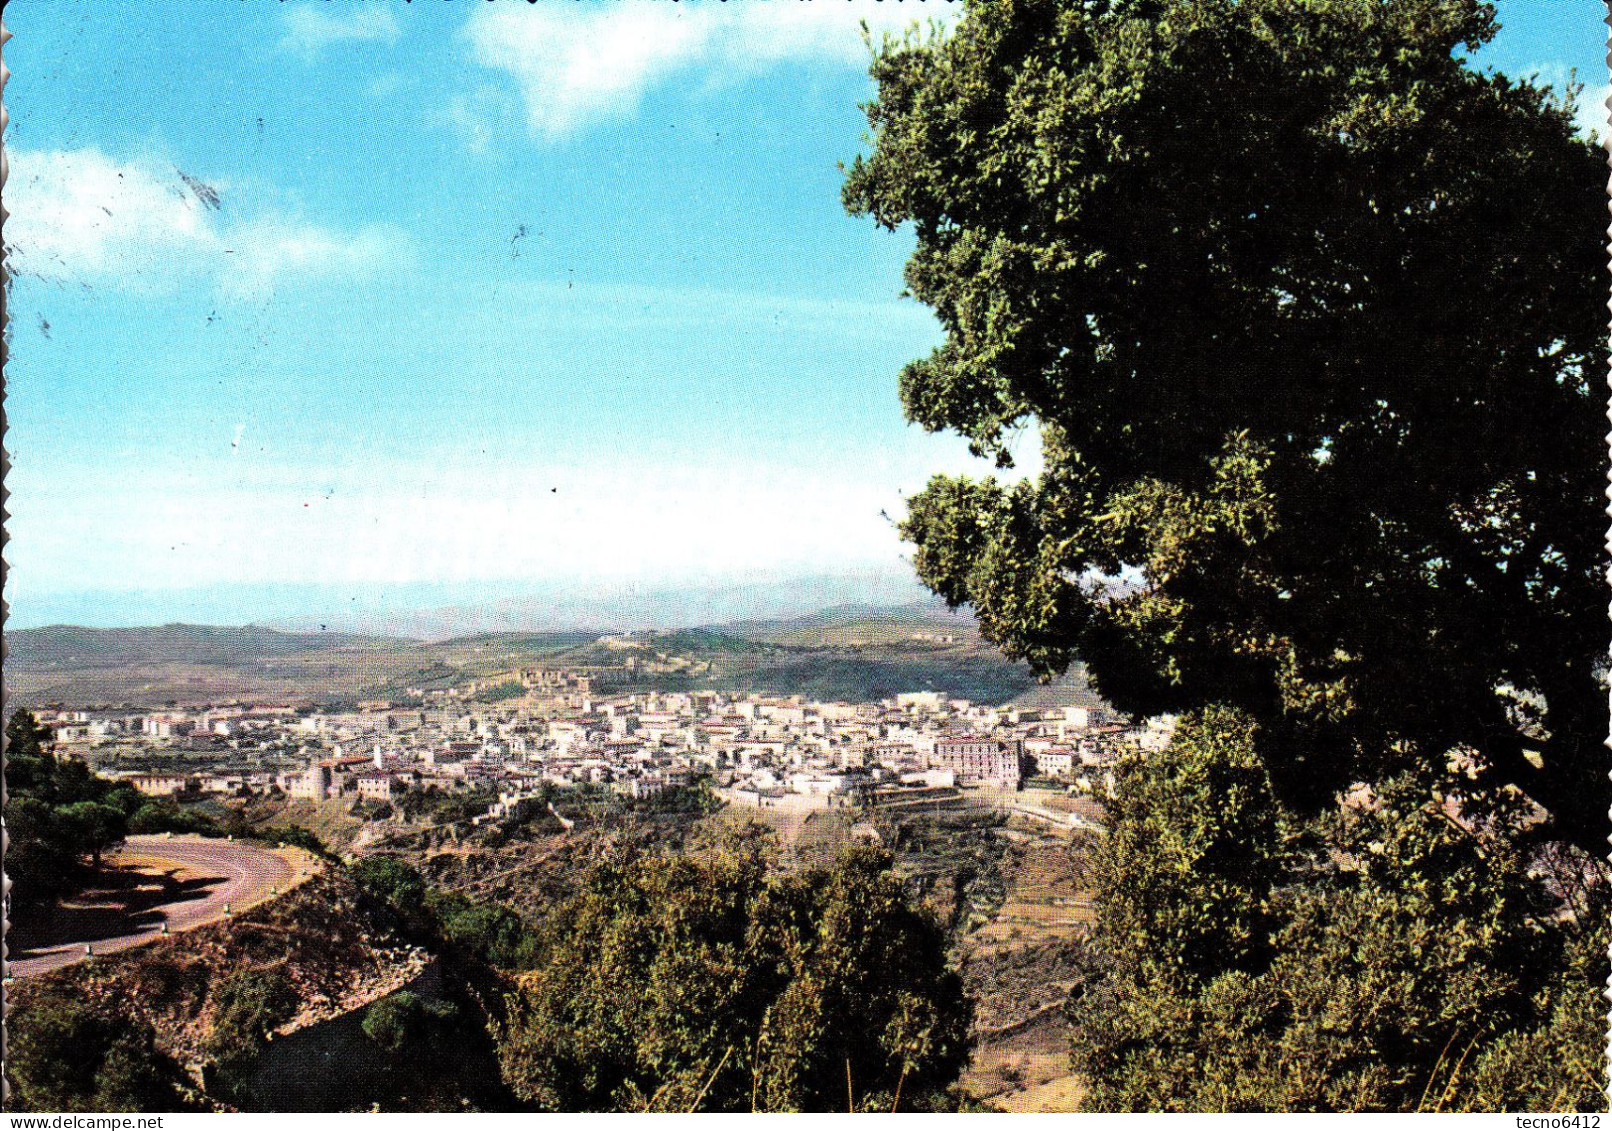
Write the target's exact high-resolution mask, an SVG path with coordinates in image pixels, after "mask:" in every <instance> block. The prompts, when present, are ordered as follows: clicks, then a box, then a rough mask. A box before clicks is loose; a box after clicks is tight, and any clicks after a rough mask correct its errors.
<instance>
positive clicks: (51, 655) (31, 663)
mask: <svg viewBox="0 0 1612 1131" xmlns="http://www.w3.org/2000/svg"><path fill="white" fill-rule="evenodd" d="M372 642H373V638H370V637H363V636H354V635H349V634H345V633H336V632H279V631H276V630H274V629H270V628H259V627H257V626H256V625H243V626H241V627H228V626H223V625H210V624H165V625H161V626H157V627H151V628H83V627H81V626H79V625H72V624H54V625H48V626H46V627H45V628H28V629H20V630H18V631H16V632H8V633H6V636H5V649H6V655H5V665H6V667H7V668H8V669H12V670H16V671H34V672H46V671H62V670H81V669H86V668H121V667H140V666H147V665H153V664H212V665H218V666H220V667H238V666H240V665H242V664H250V663H256V662H259V661H263V660H268V659H272V658H275V657H282V656H293V655H296V654H298V653H303V652H312V651H318V650H323V649H327V648H341V647H349V646H353V645H361V644H367V643H372Z"/></svg>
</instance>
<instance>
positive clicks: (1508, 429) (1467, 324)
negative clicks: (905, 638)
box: [844, 0, 1608, 855]
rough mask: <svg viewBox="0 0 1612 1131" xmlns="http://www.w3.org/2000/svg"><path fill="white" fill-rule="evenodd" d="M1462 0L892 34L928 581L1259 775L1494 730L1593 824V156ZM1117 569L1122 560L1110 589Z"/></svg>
mask: <svg viewBox="0 0 1612 1131" xmlns="http://www.w3.org/2000/svg"><path fill="white" fill-rule="evenodd" d="M1495 26H1496V25H1495V22H1494V16H1493V13H1492V11H1491V10H1490V8H1489V7H1488V6H1487V5H1486V4H1481V3H1478V2H1476V0H1297V2H1295V0H1084V2H1080V3H1075V2H1071V0H968V8H967V14H966V16H965V17H964V19H963V20H962V21H961V22H960V23H959V24H958V26H957V27H956V29H955V30H954V31H953V32H952V33H951V34H950V35H949V36H942V35H936V36H934V37H932V38H930V39H927V40H924V39H920V38H918V37H912V36H909V37H908V38H906V39H904V40H899V41H889V42H886V43H885V44H884V46H883V48H882V49H881V50H879V51H878V52H877V53H876V57H875V61H874V63H873V75H874V77H875V79H876V80H877V84H878V93H877V97H876V98H875V99H874V100H873V101H872V102H871V103H870V104H869V105H868V106H867V108H866V109H867V113H868V118H869V121H870V123H871V125H872V141H873V150H872V153H871V155H870V156H869V157H868V158H866V159H861V158H859V159H858V160H857V161H856V162H855V164H854V165H853V167H852V168H851V170H850V172H849V175H848V177H847V181H846V185H845V190H844V195H845V202H846V205H847V207H849V208H850V209H851V211H853V212H855V213H860V214H866V215H869V216H871V217H872V218H873V219H875V220H876V221H877V222H878V223H880V224H882V225H885V226H888V227H891V228H895V227H899V226H902V225H906V224H911V225H912V227H913V229H914V230H915V232H916V237H917V249H916V251H915V252H914V254H913V256H912V258H911V260H910V262H909V263H908V266H907V273H906V275H907V285H908V288H909V289H910V292H911V293H912V294H913V295H914V296H916V297H917V298H918V299H919V300H921V301H922V302H924V303H926V304H928V305H929V306H931V307H932V308H933V309H934V311H935V313H936V315H937V316H938V318H939V319H940V321H941V323H942V325H943V326H944V328H945V331H946V338H945V342H944V344H943V345H941V346H940V347H939V348H938V349H936V350H935V351H934V353H933V354H932V355H931V356H929V357H927V358H924V359H922V360H918V361H915V362H913V363H912V364H910V365H909V366H908V367H907V368H906V370H905V371H904V373H903V374H902V379H901V393H902V398H903V402H904V404H905V407H906V411H907V414H908V416H909V417H910V418H911V419H912V420H914V421H916V422H918V423H919V424H921V425H923V426H924V427H926V428H929V429H932V430H941V429H950V430H954V431H956V432H959V433H961V434H963V435H964V436H966V437H968V438H969V440H970V441H971V443H972V445H973V447H974V449H975V451H976V452H978V453H980V454H984V455H995V456H996V457H997V460H998V462H999V463H1000V464H1002V465H1004V466H1005V465H1008V464H1011V462H1012V460H1011V456H1010V454H1009V448H1010V446H1011V444H1012V441H1013V439H1014V437H1015V436H1016V434H1017V433H1018V432H1019V431H1020V430H1021V429H1023V428H1026V427H1033V428H1035V429H1037V430H1038V431H1039V437H1040V446H1041V455H1042V459H1043V463H1044V468H1043V470H1042V471H1040V473H1039V474H1037V475H1035V476H1034V477H1033V478H1030V479H1027V480H1024V481H1022V482H1014V483H1008V482H1002V481H998V480H996V479H991V478H987V479H984V480H975V479H967V478H950V477H937V478H936V479H934V480H933V481H932V482H931V483H930V484H929V486H928V488H927V489H926V490H924V491H923V492H922V493H921V494H919V495H918V496H916V497H915V498H913V499H912V500H910V504H909V511H908V515H907V518H906V520H905V523H904V525H903V533H904V534H905V536H906V537H907V538H908V539H910V540H911V541H912V542H914V543H915V544H916V548H917V552H916V565H917V569H918V572H919V574H920V576H921V577H922V579H923V580H924V581H925V582H926V583H927V584H928V585H929V586H930V587H931V588H932V589H934V590H935V591H936V592H937V593H939V594H941V595H942V596H944V597H945V598H946V599H947V600H948V601H950V602H951V603H953V604H954V605H955V604H964V603H966V604H969V605H971V606H973V608H974V610H975V611H976V613H977V614H978V616H979V620H980V624H981V627H982V630H983V631H984V632H985V634H986V635H987V636H988V637H989V638H990V639H991V640H993V641H994V642H996V643H997V644H998V645H999V646H1001V647H1002V649H1003V650H1004V651H1005V652H1007V653H1008V654H1009V655H1011V656H1021V657H1026V658H1028V660H1029V661H1030V663H1031V664H1032V665H1033V666H1034V667H1035V668H1036V669H1037V670H1038V671H1039V672H1042V673H1050V672H1055V671H1057V670H1059V669H1061V668H1062V667H1064V666H1065V665H1067V664H1068V663H1069V662H1070V660H1071V658H1072V657H1074V656H1077V655H1078V656H1079V657H1080V658H1081V659H1082V660H1083V661H1085V662H1086V663H1087V665H1088V667H1089V670H1090V673H1091V674H1092V676H1093V677H1094V679H1095V681H1096V683H1097V685H1098V687H1099V689H1100V690H1101V691H1102V692H1103V693H1104V695H1105V696H1107V697H1108V698H1109V699H1110V700H1111V701H1112V702H1114V703H1115V704H1117V705H1118V706H1120V707H1122V708H1125V709H1128V710H1132V711H1137V712H1143V713H1154V712H1160V711H1179V710H1185V709H1191V708H1193V707H1195V706H1199V705H1202V704H1205V703H1210V702H1225V703H1230V704H1236V705H1238V706H1239V707H1241V708H1242V709H1244V710H1246V711H1248V712H1250V713H1251V714H1252V715H1253V716H1255V717H1256V718H1258V719H1260V720H1261V722H1262V723H1263V724H1264V726H1265V733H1266V740H1265V741H1264V743H1263V744H1262V745H1263V746H1264V747H1265V748H1266V749H1268V750H1273V751H1277V752H1278V753H1277V754H1276V756H1275V757H1273V758H1272V759H1271V768H1272V772H1273V779H1274V780H1273V784H1274V786H1275V788H1276V789H1277V791H1278V793H1279V794H1280V795H1281V796H1282V797H1283V799H1284V800H1285V801H1288V802H1298V803H1302V804H1303V805H1309V806H1314V805H1316V804H1320V803H1324V802H1325V801H1326V799H1328V798H1330V797H1331V796H1332V794H1333V793H1334V791H1335V790H1337V789H1338V788H1340V787H1341V786H1345V785H1347V784H1348V783H1349V782H1351V781H1353V780H1359V779H1362V778H1364V779H1371V778H1374V777H1378V776H1381V775H1384V774H1389V773H1393V772H1398V771H1400V770H1403V769H1407V768H1409V767H1411V766H1413V765H1416V764H1418V763H1421V764H1431V763H1434V762H1442V760H1443V759H1444V757H1445V756H1446V754H1447V752H1448V751H1450V750H1452V749H1455V748H1465V749H1467V750H1468V751H1470V752H1472V753H1473V756H1474V757H1475V758H1476V759H1477V761H1478V763H1479V764H1480V767H1481V772H1482V773H1483V775H1485V778H1486V780H1487V781H1488V782H1489V784H1490V785H1492V786H1501V785H1505V784H1511V785H1515V786H1517V787H1519V788H1521V789H1522V790H1523V791H1525V792H1526V793H1527V795H1528V796H1529V797H1531V798H1532V799H1533V800H1534V801H1536V802H1537V803H1538V804H1539V805H1540V806H1542V807H1543V808H1544V810H1546V811H1547V812H1548V814H1549V816H1550V818H1551V827H1552V828H1553V830H1554V832H1555V835H1559V836H1561V837H1564V838H1567V839H1571V840H1573V841H1575V842H1576V843H1578V844H1579V845H1581V846H1583V847H1584V848H1586V849H1588V850H1589V851H1591V852H1593V853H1595V854H1596V855H1599V854H1601V853H1602V852H1604V850H1605V841H1604V836H1605V832H1606V812H1607V801H1608V796H1607V788H1606V775H1605V772H1604V764H1603V763H1604V757H1603V751H1602V749H1601V745H1600V744H1601V741H1602V740H1603V739H1604V737H1605V735H1606V733H1607V704H1606V690H1605V686H1604V675H1605V667H1604V662H1603V657H1604V653H1605V637H1606V622H1605V605H1606V598H1605V594H1604V591H1603V589H1602V587H1601V575H1602V571H1603V569H1604V567H1605V564H1606V563H1605V559H1604V554H1603V549H1602V545H1601V535H1602V532H1603V531H1604V529H1605V519H1604V516H1603V515H1602V513H1601V507H1602V505H1603V500H1602V499H1601V491H1602V488H1603V487H1604V478H1603V475H1602V468H1603V466H1604V462H1605V445H1604V442H1603V440H1602V434H1603V432H1604V431H1605V425H1604V421H1603V418H1602V407H1603V406H1602V403H1601V401H1602V397H1601V396H1600V395H1599V394H1598V393H1597V392H1596V389H1597V387H1598V384H1599V377H1600V374H1601V373H1603V372H1604V371H1605V360H1606V359H1605V349H1604V335H1605V325H1606V309H1605V276H1604V262H1605V256H1604V253H1603V251H1602V249H1601V243H1602V240H1601V238H1600V235H1599V233H1600V232H1601V231H1602V230H1603V229H1604V228H1605V195H1604V186H1605V182H1606V172H1605V165H1604V161H1603V158H1602V156H1601V155H1600V154H1599V152H1598V151H1597V150H1596V148H1595V147H1594V146H1593V145H1592V144H1591V143H1590V142H1588V141H1587V140H1585V139H1583V138H1582V137H1578V136H1575V134H1574V132H1573V126H1572V124H1571V119H1572V107H1571V105H1568V104H1565V103H1563V102H1562V101H1559V100H1557V99H1555V98H1553V96H1551V95H1550V94H1549V93H1547V92H1545V91H1543V90H1541V89H1539V88H1538V87H1536V86H1534V85H1532V84H1530V83H1529V82H1517V81H1513V80H1510V79H1508V78H1506V77H1504V76H1501V75H1498V74H1494V73H1489V72H1486V71H1484V70H1481V69H1478V68H1477V67H1476V66H1474V64H1473V63H1472V62H1471V60H1470V58H1469V55H1468V53H1469V52H1471V51H1473V50H1475V49H1477V48H1479V47H1481V45H1482V44H1483V43H1485V42H1486V41H1488V40H1489V39H1490V38H1491V37H1492V36H1493V34H1494V32H1495ZM1116 582H1119V583H1118V584H1116Z"/></svg>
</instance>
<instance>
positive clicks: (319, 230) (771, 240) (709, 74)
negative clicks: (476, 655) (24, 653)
mask: <svg viewBox="0 0 1612 1131" xmlns="http://www.w3.org/2000/svg"><path fill="white" fill-rule="evenodd" d="M1596 7H1597V5H1595V4H1593V3H1589V2H1587V0H1512V2H1508V3H1505V4H1502V5H1500V11H1501V16H1502V19H1503V20H1504V21H1506V25H1507V26H1506V28H1505V30H1504V31H1503V32H1502V35H1501V37H1500V39H1499V40H1498V41H1497V42H1496V44H1494V45H1493V47H1491V48H1490V49H1489V50H1488V51H1486V52H1485V58H1486V59H1487V61H1488V62H1490V63H1492V64H1493V65H1495V66H1498V67H1500V68H1501V69H1504V70H1507V71H1510V72H1513V73H1517V72H1524V73H1526V72H1529V71H1537V72H1538V73H1540V74H1541V75H1542V76H1544V77H1545V78H1546V79H1547V80H1549V81H1553V82H1561V81H1565V78H1566V75H1567V72H1568V69H1569V68H1572V67H1577V68H1578V70H1579V71H1580V74H1581V77H1583V78H1585V79H1586V80H1588V82H1589V84H1590V86H1591V87H1592V88H1598V87H1600V86H1601V85H1602V83H1603V81H1604V79H1603V75H1604V66H1603V64H1602V63H1601V59H1602V57H1603V56H1604V47H1603V46H1602V44H1603V42H1604V35H1603V32H1604V28H1603V27H1602V26H1601V25H1600V24H1599V23H1598V22H1597V21H1598V18H1599V17H1598V14H1597V12H1596V11H1595V9H1596ZM955 14H956V10H955V9H954V8H952V7H950V6H948V5H946V4H943V3H941V2H940V0H929V2H927V3H924V2H919V0H906V2H904V3H900V4H897V3H895V2H893V0H885V2H882V3H878V2H875V0H854V2H852V0H809V2H800V0H735V2H734V3H729V4H714V3H709V2H701V0H692V2H687V0H686V2H684V3H681V4H677V5H673V4H670V3H666V2H659V3H638V2H634V0H622V2H621V3H616V4H612V5H610V6H604V5H600V4H594V3H580V4H578V3H563V4H562V3H559V2H557V0H547V2H544V3H540V4H537V5H535V6H528V5H525V4H517V3H512V2H505V3H494V4H475V5H472V4H469V3H425V2H421V3H415V4H412V5H407V6H405V5H404V4H402V3H391V2H384V0H383V2H368V3H360V2H357V0H353V2H325V0H288V2H285V3H270V2H268V0H247V2H241V3H216V4H211V5H208V6H207V18H206V19H199V18H197V7H196V5H195V4H194V3H189V2H186V3H177V2H169V3H149V4H141V5H126V6H120V7H119V8H118V10H117V12H116V13H115V15H114V13H113V11H112V10H111V9H110V8H108V7H107V6H105V5H102V4H94V3H89V2H88V0H80V2H75V3H69V2H65V0H18V2H16V3H13V4H11V5H10V6H9V7H8V8H7V11H6V16H7V25H8V27H9V29H10V30H11V32H12V33H13V35H14V38H13V40H12V41H11V42H10V43H9V44H8V45H7V49H6V62H7V65H8V67H9V68H10V69H11V71H12V78H11V80H10V82H9V84H8V86H7V88H6V101H7V105H8V107H9V109H10V112H11V115H12V119H11V126H10V128H9V131H8V134H7V138H6V142H7V152H8V158H9V161H10V169H11V173H10V175H11V179H10V181H9V182H8V184H7V186H6V205H7V208H8V209H9V210H10V211H11V212H12V213H13V214H14V216H13V218H12V220H11V221H10V222H9V223H8V225H7V231H6V239H7V242H8V243H9V244H10V245H12V248H13V251H12V258H11V263H12V266H13V269H14V271H15V272H16V276H17V277H16V280H15V283H14V288H13V295H12V303H11V312H12V318H13V325H12V329H11V335H12V358H11V364H10V366H9V368H8V373H7V378H8V402H7V411H8V417H9V432H8V435H7V447H8V449H9V451H10V452H11V456H12V460H13V471H12V474H11V477H10V480H9V481H8V486H9V489H10V490H11V492H12V497H11V500H10V503H9V509H10V511H11V513H12V518H11V520H10V522H9V524H8V525H9V532H10V535H11V539H12V540H11V542H10V544H9V546H8V548H7V558H8V561H9V562H10V563H11V566H12V569H11V571H10V574H9V576H8V580H7V585H6V593H7V599H8V600H9V601H11V602H12V614H13V619H12V622H11V623H12V625H13V626H14V627H26V626H28V625H32V624H41V623H49V622H51V621H53V620H58V619H74V620H78V621H81V622H86V623H102V624H116V623H129V622H131V621H133V620H140V621H150V620H155V619H160V620H171V619H211V620H252V619H263V618H267V617H274V616H281V617H284V616H288V615H294V614H295V613H297V612H299V611H302V612H306V613H308V614H310V615H316V616H317V615H320V614H321V613H322V610H321V609H319V608H315V607H312V606H313V605H317V604H318V603H319V602H320V601H321V600H325V599H326V598H327V597H328V598H330V599H336V598H335V597H333V596H332V595H335V594H340V597H339V600H340V601H341V602H342V603H343V604H345V603H346V602H347V601H349V600H350V599H351V597H350V596H349V595H350V594H362V595H363V596H364V599H365V601H366V603H368V602H371V601H374V602H377V603H378V602H380V600H381V598H380V596H379V595H380V594H382V593H383V592H387V591H391V592H396V593H404V594H408V593H415V592H419V591H420V587H421V586H431V585H436V586H438V587H446V588H443V589H442V591H443V592H449V591H451V592H452V593H453V594H454V598H453V599H455V600H460V601H463V600H469V599H474V598H476V597H479V596H485V597H486V598H488V599H494V598H503V597H509V596H518V595H520V594H522V593H530V592H538V591H543V590H545V589H547V590H554V589H587V588H589V587H596V588H597V587H609V586H612V585H614V586H640V587H641V586H644V585H651V584H652V585H666V584H670V585H679V584H690V585H712V584H722V583H725V582H727V581H732V580H747V581H754V580H757V579H777V578H787V577H791V576H797V575H812V576H823V575H826V574H835V573H844V574H846V575H848V576H850V575H854V576H855V577H857V578H861V579H864V580H865V579H867V578H875V579H883V580H884V581H886V582H889V583H890V584H897V583H900V582H901V579H903V578H904V577H905V571H906V570H907V566H906V565H905V563H904V560H903V559H904V552H903V548H902V546H901V545H900V543H899V541H898V540H897V538H896V536H895V534H894V531H893V529H892V527H891V524H890V523H889V521H888V520H887V519H886V518H885V517H883V515H881V511H883V512H887V513H889V514H894V515H898V514H899V513H900V512H901V498H902V496H903V495H904V494H910V493H911V492H913V491H915V490H916V489H918V488H919V487H921V486H922V484H923V482H924V481H925V480H926V479H927V478H928V476H929V475H930V474H932V473H934V472H936V471H958V470H965V469H970V468H972V469H974V470H977V471H984V470H985V468H984V467H983V466H978V465H976V464H975V463H974V461H972V460H970V459H969V457H968V456H967V454H966V451H965V450H964V446H963V445H962V444H961V442H959V441H957V440H956V439H955V438H951V437H944V436H928V435H925V434H923V433H921V432H920V431H919V430H917V429H915V428H912V427H910V426H908V425H906V424H905V423H904V422H903V421H902V419H901V414H900V407H899V404H898V402H897V398H896V374H897V372H898V371H899V369H900V367H901V365H902V364H903V363H904V362H905V361H907V360H909V359H910V358H913V357H915V356H918V355H920V354H922V353H924V352H926V351H927V350H928V348H929V347H930V346H932V345H933V344H935V343H936V342H937V341H938V340H939V332H938V329H937V328H936V326H935V324H934V322H933V320H932V319H931V318H930V317H929V316H928V314H927V312H926V311H925V310H924V309H923V308H921V307H919V306H917V305H916V304H914V303H912V302H910V301H907V300H902V299H900V298H899V292H900V288H901V265H902V263H903V261H904V260H905V258H906V255H907V253H908V251H909V249H910V241H909V238H908V237H907V236H906V235H904V234H895V235H892V234H889V233H884V232H880V231H878V230H877V229H876V228H875V227H874V226H873V225H872V224H871V223H869V222H867V221H863V220H855V219H852V218H850V217H848V216H846V215H845V214H844V212H843V211H842V209H841V207H840V204H839V184H840V174H839V171H838V169H837V163H838V162H839V161H842V160H848V159H849V158H850V157H851V156H852V155H853V154H854V153H856V152H857V150H858V147H859V144H860V141H861V137H862V134H863V130H864V128H865V122H864V119H863V118H862V116H861V113H860V111H859V110H858V109H857V103H858V102H860V101H862V100H864V99H866V98H867V97H868V95H869V94H870V92H871V91H870V86H869V82H868V79H867V76H866V56H865V51H864V49H863V46H862V44H861V41H860V38H859V35H858V33H857V28H856V24H857V21H858V20H859V19H862V18H866V19H868V20H869V21H870V22H871V23H873V24H874V25H875V26H876V27H890V28H894V27H898V26H901V25H903V24H905V23H906V22H908V21H910V20H912V19H915V18H918V19H923V18H930V17H941V18H947V19H950V18H954V17H955ZM215 198H216V203H215ZM1032 463H1033V461H1032ZM276 594H278V596H276ZM286 594H293V596H291V597H287V596H285V595H286ZM322 595H323V596H322ZM847 595H850V594H847ZM288 601H290V602H293V603H295V602H302V603H304V604H306V605H308V606H309V607H307V608H305V609H298V608H293V607H291V606H290V605H288V604H287V602H288Z"/></svg>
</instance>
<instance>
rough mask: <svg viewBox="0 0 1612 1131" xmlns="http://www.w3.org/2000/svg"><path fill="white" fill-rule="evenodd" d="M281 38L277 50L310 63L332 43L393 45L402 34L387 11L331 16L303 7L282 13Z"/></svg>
mask: <svg viewBox="0 0 1612 1131" xmlns="http://www.w3.org/2000/svg"><path fill="white" fill-rule="evenodd" d="M282 19H283V20H284V21H285V36H284V38H282V39H281V40H280V50H282V51H289V52H292V53H293V54H297V55H301V56H302V57H303V58H304V59H307V60H312V59H314V58H316V57H317V56H318V55H319V53H320V52H321V51H323V50H324V49H325V48H327V47H329V46H330V45H331V44H333V43H365V42H375V41H384V42H386V43H396V42H397V38H398V36H399V35H400V34H402V32H401V29H400V28H399V27H398V26H397V20H396V19H394V18H393V16H392V13H391V11H390V10H389V9H386V8H380V7H363V8H358V9H355V10H351V11H348V12H346V13H344V14H340V15H332V14H331V13H329V12H325V11H321V10H320V9H318V8H315V7H312V6H310V5H307V4H303V5H298V6H296V7H292V8H287V9H286V10H285V11H284V13H283V14H282Z"/></svg>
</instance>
